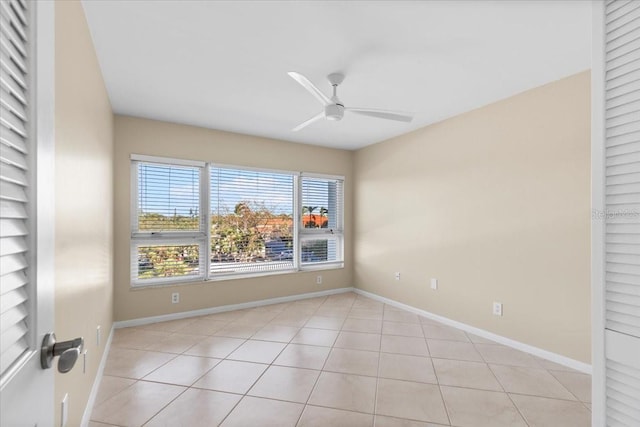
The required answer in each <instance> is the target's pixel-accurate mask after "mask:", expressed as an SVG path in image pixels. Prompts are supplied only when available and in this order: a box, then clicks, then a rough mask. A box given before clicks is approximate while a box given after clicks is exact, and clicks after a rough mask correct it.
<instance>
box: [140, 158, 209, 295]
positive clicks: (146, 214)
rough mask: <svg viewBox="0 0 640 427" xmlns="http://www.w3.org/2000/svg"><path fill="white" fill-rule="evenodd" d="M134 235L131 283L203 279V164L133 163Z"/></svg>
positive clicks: (204, 266)
mask: <svg viewBox="0 0 640 427" xmlns="http://www.w3.org/2000/svg"><path fill="white" fill-rule="evenodd" d="M132 173H133V174H134V176H135V180H134V181H135V186H134V187H135V188H133V190H134V191H133V193H134V199H135V204H134V215H133V217H132V221H131V222H132V232H131V272H132V277H131V280H132V283H133V284H144V283H153V282H160V281H161V282H175V281H184V280H189V279H198V280H202V279H204V272H205V270H206V264H205V263H204V260H205V259H206V257H202V255H203V254H205V253H206V249H205V246H206V242H207V233H206V226H205V224H206V222H205V218H204V216H203V215H201V213H202V212H203V206H202V196H201V192H202V187H201V185H200V183H201V180H202V176H203V175H204V165H202V166H200V165H192V166H191V165H188V164H185V165H175V164H166V163H158V162H143V161H139V160H134V161H133V163H132Z"/></svg>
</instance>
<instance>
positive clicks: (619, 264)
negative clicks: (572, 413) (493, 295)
mask: <svg viewBox="0 0 640 427" xmlns="http://www.w3.org/2000/svg"><path fill="white" fill-rule="evenodd" d="M605 109H606V111H605V156H606V164H605V175H606V188H605V203H606V212H605V214H606V226H605V248H606V267H605V268H606V271H605V299H606V301H605V303H606V315H605V317H606V318H605V327H606V329H607V331H606V333H605V336H606V348H607V351H606V379H605V381H606V396H607V402H606V417H607V425H608V426H638V425H640V2H637V1H630V2H629V1H608V2H607V3H606V5H605ZM630 353H631V354H633V353H635V356H633V357H629V354H630Z"/></svg>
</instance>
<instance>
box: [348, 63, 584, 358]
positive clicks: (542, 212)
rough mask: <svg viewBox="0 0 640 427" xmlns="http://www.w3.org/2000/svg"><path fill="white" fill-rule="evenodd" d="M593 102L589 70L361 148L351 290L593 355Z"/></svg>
mask: <svg viewBox="0 0 640 427" xmlns="http://www.w3.org/2000/svg"><path fill="white" fill-rule="evenodd" d="M589 97H590V74H589V73H588V72H583V73H580V74H577V75H575V76H571V77H568V78H565V79H563V80H560V81H557V82H553V83H550V84H548V85H545V86H542V87H539V88H536V89H533V90H530V91H528V92H525V93H522V94H519V95H516V96H514V97H512V98H509V99H506V100H503V101H500V102H497V103H495V104H491V105H489V106H486V107H483V108H480V109H478V110H475V111H471V112H469V113H465V114H462V115H460V116H457V117H454V118H452V119H449V120H446V121H443V122H441V123H438V124H435V125H432V126H428V127H426V128H423V129H420V130H417V131H415V132H412V133H410V134H407V135H404V136H401V137H397V138H394V139H392V140H389V141H386V142H383V143H380V144H376V145H373V146H369V147H367V148H364V149H362V150H359V151H358V152H356V154H355V159H354V173H355V179H354V182H355V188H354V194H355V201H354V204H355V214H354V217H355V218H356V220H355V242H354V256H355V260H354V278H355V285H356V286H357V287H358V288H361V289H364V290H367V291H370V292H374V293H376V294H379V295H382V296H385V297H388V298H391V299H394V300H397V301H400V302H403V303H406V304H409V305H412V306H414V307H418V308H421V309H424V310H427V311H429V312H432V313H436V314H439V315H442V316H445V317H448V318H450V319H454V320H457V321H460V322H464V323H466V324H469V325H472V326H476V327H479V328H482V329H486V330H488V331H491V332H494V333H497V334H499V335H502V336H505V337H509V338H512V339H515V340H518V341H521V342H524V343H527V344H530V345H533V346H537V347H540V348H543V349H546V350H549V351H552V352H556V353H559V354H562V355H565V356H567V357H570V358H574V359H577V360H580V361H583V362H587V363H588V362H589V360H590V296H589V295H590V288H589V286H590V285H589V283H590V277H589V271H590V268H589V247H590V243H589V242H590V232H589V230H590V228H589V224H590V198H589V197H590V196H589V195H590V190H589V188H590V187H589V186H590V183H589V180H590V178H589V177H590V175H589V174H590V158H589V152H590V151H589V150H590V148H589V147H590V134H589V132H590V101H589V99H590V98H589ZM395 271H399V272H401V281H399V282H397V281H395V280H394V276H393V274H394V272H395ZM431 277H434V278H437V279H438V280H439V289H438V290H437V291H433V290H431V289H430V286H429V279H430V278H431ZM493 301H500V302H502V303H503V304H504V317H502V318H500V317H496V316H493V315H492V314H491V308H492V302H493Z"/></svg>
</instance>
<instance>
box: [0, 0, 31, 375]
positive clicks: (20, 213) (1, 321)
mask: <svg viewBox="0 0 640 427" xmlns="http://www.w3.org/2000/svg"><path fill="white" fill-rule="evenodd" d="M25 7H26V3H21V2H18V1H15V0H13V1H10V2H9V1H0V345H1V348H2V350H1V355H0V376H4V375H5V373H6V372H7V370H8V369H9V368H10V367H11V366H12V365H13V364H14V363H15V362H16V361H17V360H18V359H19V358H20V357H21V356H22V355H23V354H24V353H25V351H28V350H29V345H28V340H27V338H28V334H29V324H28V322H27V320H28V319H29V306H30V304H29V295H30V291H31V289H30V287H29V281H28V274H27V271H28V267H29V263H28V252H29V243H30V240H29V229H28V226H27V220H28V216H29V215H28V212H29V209H28V202H29V200H28V196H27V188H28V185H29V180H30V177H29V168H28V165H29V161H28V160H27V153H28V150H27V147H28V143H29V141H28V140H27V137H28V132H27V129H28V119H29V114H28V111H29V110H28V105H27V100H28V96H27V94H28V91H29V87H28V86H29V78H28V76H27V74H26V71H27V67H26V64H27V62H28V61H27V52H28V48H27V45H26V41H27V33H28V31H27V27H26V25H27V22H26V21H27V20H26V16H27V14H26V9H25Z"/></svg>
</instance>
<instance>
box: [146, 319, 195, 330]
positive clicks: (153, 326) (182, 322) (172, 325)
mask: <svg viewBox="0 0 640 427" xmlns="http://www.w3.org/2000/svg"><path fill="white" fill-rule="evenodd" d="M198 319H199V318H198V317H189V318H187V319H176V320H168V321H166V322H157V323H150V324H148V325H142V326H140V328H142V329H149V330H152V331H162V332H176V331H177V330H179V329H182V328H184V327H185V326H187V325H189V324H191V323H193V322H195V321H196V320H198Z"/></svg>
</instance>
